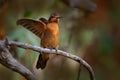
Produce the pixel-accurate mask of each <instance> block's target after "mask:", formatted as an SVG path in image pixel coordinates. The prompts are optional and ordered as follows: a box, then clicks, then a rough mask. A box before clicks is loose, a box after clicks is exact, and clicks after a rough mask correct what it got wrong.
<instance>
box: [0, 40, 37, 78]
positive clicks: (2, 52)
mask: <svg viewBox="0 0 120 80" xmlns="http://www.w3.org/2000/svg"><path fill="white" fill-rule="evenodd" d="M0 63H1V64H2V65H4V66H5V67H7V68H9V69H11V70H13V71H15V72H18V73H19V74H21V75H22V76H24V77H25V78H26V79H27V80H37V79H36V78H35V75H34V74H33V73H32V72H31V71H30V70H29V69H27V68H26V67H25V66H23V65H22V64H20V63H19V62H18V61H17V60H16V59H14V58H13V56H12V55H11V53H10V52H9V50H8V48H7V45H6V44H5V41H0Z"/></svg>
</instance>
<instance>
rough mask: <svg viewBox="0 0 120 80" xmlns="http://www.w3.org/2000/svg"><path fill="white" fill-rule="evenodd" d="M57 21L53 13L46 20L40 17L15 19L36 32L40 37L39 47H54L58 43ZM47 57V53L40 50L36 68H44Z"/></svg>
mask: <svg viewBox="0 0 120 80" xmlns="http://www.w3.org/2000/svg"><path fill="white" fill-rule="evenodd" d="M58 22H59V16H58V15H57V14H55V13H53V14H51V16H50V18H49V19H48V20H46V19H45V18H40V19H39V20H38V21H35V20H31V19H20V20H18V21H17V24H18V25H22V26H24V27H25V28H27V29H29V30H30V31H32V32H33V33H34V34H36V35H37V36H38V37H39V38H40V39H41V43H40V44H41V47H43V48H50V49H56V48H57V47H58V44H59V27H58ZM48 59H49V54H45V53H44V54H42V52H41V54H40V55H39V59H38V61H37V65H36V68H37V69H38V68H41V69H44V68H45V66H46V64H47V61H48Z"/></svg>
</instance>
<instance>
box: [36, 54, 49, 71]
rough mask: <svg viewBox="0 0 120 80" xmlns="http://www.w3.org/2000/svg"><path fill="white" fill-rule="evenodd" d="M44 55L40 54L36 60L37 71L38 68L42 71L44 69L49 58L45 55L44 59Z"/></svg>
mask: <svg viewBox="0 0 120 80" xmlns="http://www.w3.org/2000/svg"><path fill="white" fill-rule="evenodd" d="M45 55H46V54H40V55H39V58H38V61H37V64H36V68H37V69H39V68H41V69H44V68H45V67H46V64H47V61H48V59H49V56H48V55H46V57H44V56H45Z"/></svg>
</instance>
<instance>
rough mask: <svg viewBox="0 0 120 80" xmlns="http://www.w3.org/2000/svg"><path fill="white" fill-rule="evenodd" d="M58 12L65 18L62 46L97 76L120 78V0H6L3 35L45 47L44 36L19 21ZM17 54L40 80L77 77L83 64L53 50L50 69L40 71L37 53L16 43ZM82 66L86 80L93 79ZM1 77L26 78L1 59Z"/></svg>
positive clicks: (1, 10)
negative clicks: (32, 31)
mask: <svg viewBox="0 0 120 80" xmlns="http://www.w3.org/2000/svg"><path fill="white" fill-rule="evenodd" d="M96 6H97V8H96ZM55 11H57V12H58V13H60V15H61V16H63V17H64V18H63V19H61V20H60V23H59V25H60V48H59V49H61V50H64V51H66V52H69V53H72V54H75V55H78V56H80V57H82V58H83V59H84V60H86V61H87V62H88V63H89V64H90V65H91V66H92V68H93V70H94V72H95V76H96V80H120V69H119V67H120V0H93V1H90V0H0V39H3V38H4V37H8V38H9V39H11V40H16V41H20V42H24V43H29V44H32V45H37V46H39V43H40V40H39V38H38V37H36V36H35V35H34V34H32V33H31V32H30V31H28V30H26V29H24V28H23V27H21V26H17V25H16V21H17V20H18V19H20V18H32V19H39V18H40V17H46V18H48V17H49V15H50V14H51V13H52V12H55ZM11 53H12V55H13V56H14V57H15V58H16V59H17V60H19V62H21V64H23V65H25V66H26V67H27V68H29V69H30V70H33V71H34V73H35V74H36V75H37V77H38V78H39V79H40V80H76V79H77V74H78V69H79V64H78V63H76V62H75V61H72V60H70V59H67V58H65V57H62V56H58V55H57V56H53V55H52V59H50V60H49V62H48V64H47V67H46V68H45V70H40V69H39V70H37V69H35V64H36V60H37V58H38V53H37V52H34V51H31V50H24V49H20V48H15V47H12V49H11ZM81 69H82V71H81V74H80V80H90V79H89V74H88V72H87V70H86V69H85V68H83V67H82V68H81ZM0 80H24V78H23V77H22V76H21V75H19V74H18V73H16V72H13V71H11V70H9V69H7V68H6V67H4V66H3V65H1V64H0Z"/></svg>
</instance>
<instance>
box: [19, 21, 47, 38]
mask: <svg viewBox="0 0 120 80" xmlns="http://www.w3.org/2000/svg"><path fill="white" fill-rule="evenodd" d="M17 25H22V26H23V27H25V28H26V29H28V30H30V31H31V32H33V33H34V34H35V35H37V36H38V37H40V38H41V34H42V33H43V32H44V30H45V29H46V24H45V23H44V22H42V21H41V20H38V21H37V20H32V19H19V20H18V21H17Z"/></svg>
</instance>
